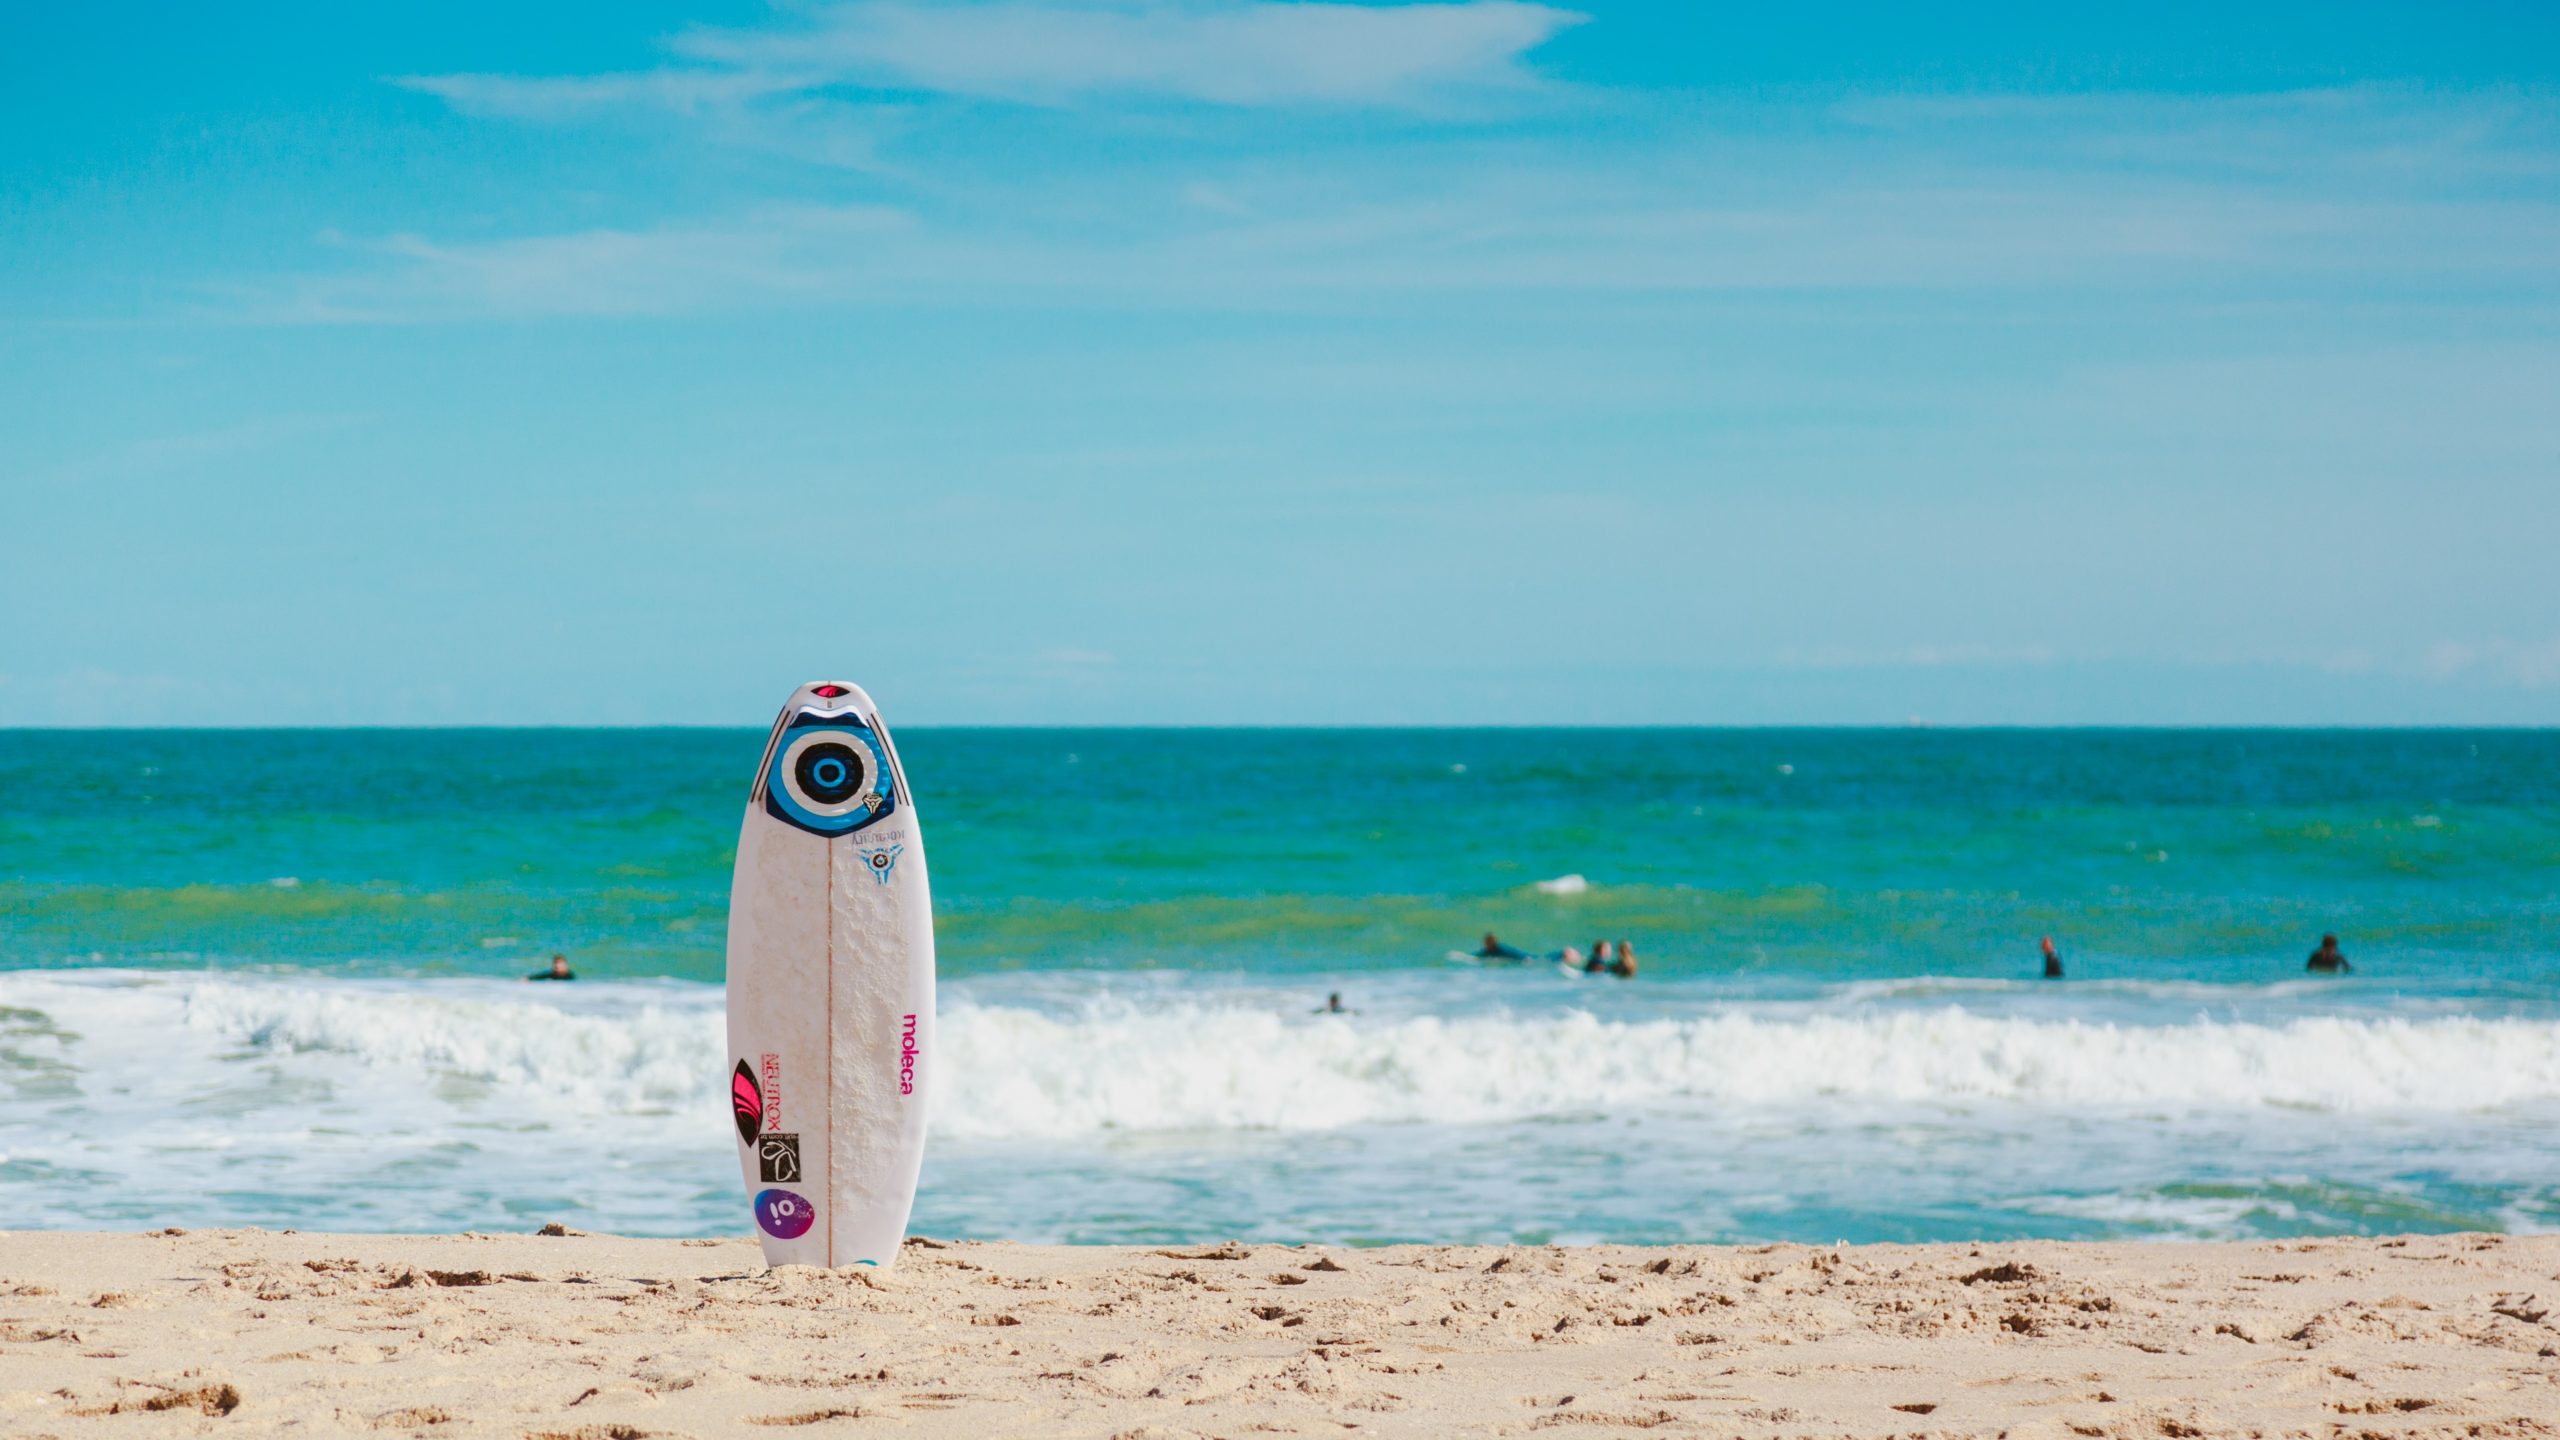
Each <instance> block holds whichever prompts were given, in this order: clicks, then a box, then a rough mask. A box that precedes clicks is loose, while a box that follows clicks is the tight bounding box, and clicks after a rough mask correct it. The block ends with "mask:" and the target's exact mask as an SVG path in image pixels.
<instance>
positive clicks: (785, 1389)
mask: <svg viewBox="0 0 2560 1440" xmlns="http://www.w3.org/2000/svg"><path fill="white" fill-rule="evenodd" d="M137 1420H143V1421H147V1422H148V1423H147V1424H142V1425H137V1424H136V1422H137ZM748 1426H755V1427H759V1428H761V1427H768V1426H771V1427H789V1428H791V1429H793V1430H794V1431H795V1432H796V1433H807V1434H811V1435H828V1434H838V1433H842V1434H853V1433H862V1432H867V1431H880V1430H895V1431H897V1432H898V1433H901V1434H908V1435H920V1436H944V1435H948V1436H981V1435H988V1436H993V1435H1044V1436H1047V1435H1055V1436H1093V1437H1097V1440H1099V1437H1126V1440H1177V1437H1189V1436H1208V1435H1216V1436H1237V1435H1242V1434H1246V1433H1248V1432H1251V1433H1263V1434H1301V1435H1362V1436H1368V1435H1387V1436H1424V1435H1442V1434H1452V1433H1466V1434H1487V1435H1531V1434H1546V1433H1550V1432H1552V1433H1557V1434H1561V1435H1568V1436H1569V1435H1577V1434H1583V1435H1622V1434H1639V1433H1641V1434H1648V1435H1706V1434H1712V1435H1755V1436H1757V1435H1768V1436H1781V1435H1784V1436H1793V1435H1853V1436H1888V1435H1910V1434H1927V1435H1943V1436H1956V1435H1985V1436H1988V1435H2003V1434H2005V1435H2009V1436H2015V1437H2027V1436H2051V1437H2065V1436H2071V1435H2093V1436H2122V1437H2132V1436H2146V1437H2155V1436H2160V1435H2219V1434H2227V1433H2237V1432H2255V1433H2260V1434H2305V1435H2311V1434H2319V1435H2331V1434H2339V1433H2346V1434H2375V1435H2390V1436H2431V1435H2446V1436H2452V1435H2463V1436H2476V1437H2505V1436H2551V1435H2560V1236H2530V1237H2526V1236H2501V1235H2484V1234H2463V1235H2425V1236H2407V1237H2388V1238H2365V1237H2341V1238H2306V1239H2298V1240H2283V1241H2258V1242H2241V1243H2220V1244H2193V1243H2098V1242H2075V1241H2023V1242H2004V1243H1988V1244H1962V1245H1844V1246H1837V1247H1829V1248H1823V1247H1808V1246H1801V1245H1768V1246H1747V1247H1728V1246H1692V1245H1682V1246H1665V1247H1659V1248H1654V1247H1637V1246H1621V1245H1610V1246H1594V1247H1588V1248H1575V1249H1560V1248H1554V1247H1538V1248H1533V1247H1519V1246H1395V1247H1382V1248H1378V1249H1350V1248H1337V1247H1316V1246H1307V1247H1298V1246H1282V1245H1249V1244H1240V1243H1235V1242H1230V1243H1228V1244H1225V1245H1218V1246H1188V1245H1178V1246H1164V1247H1161V1248H1133V1247H1099V1246H1097V1247H1080V1246H1041V1245H1016V1244H1010V1243H1004V1242H938V1241H930V1240H910V1242H909V1244H908V1247H907V1249H906V1251H905V1254H904V1258H903V1259H902V1261H901V1263H900V1264H899V1265H898V1266H897V1267H896V1268H895V1269H894V1270H892V1271H889V1272H885V1273H873V1272H867V1271H858V1270H855V1271H835V1272H827V1271H817V1270H811V1269H807V1268H803V1267H784V1268H781V1269H767V1268H766V1267H765V1266H764V1265H763V1263H762V1260H761V1257H760V1255H759V1254H758V1252H757V1250H756V1247H755V1246H754V1244H753V1243H752V1242H750V1241H748V1240H745V1239H735V1240H633V1239H623V1238H617V1237H608V1236H589V1235H565V1236H559V1237H548V1236H533V1235H434V1236H410V1235H329V1234H306V1233H295V1232H291V1231H282V1232H274V1231H243V1230H228V1231H216V1230H205V1231H193V1232H180V1233H169V1232H155V1233H151V1234H140V1235H136V1234H97V1233H84V1232H68V1231H59V1232H40V1231H18V1232H7V1233H0V1431H6V1432H8V1433H11V1434H26V1435H59V1436H66V1437H67V1436H72V1435H85V1434H93V1433H94V1434H127V1435H129V1434H140V1433H150V1434H198V1433H201V1434H252V1433H255V1434H266V1433H295V1432H298V1433H307V1434H315V1435H334V1434H357V1433H362V1434H383V1435H395V1434H398V1435H409V1434H414V1435H421V1436H437V1437H445V1436H478V1435H490V1436H575V1437H580V1440H613V1437H632V1436H641V1435H650V1436H667V1437H675V1436H714V1435H725V1434H737V1433H750V1434H752V1433H758V1430H753V1429H747V1428H746V1427H748Z"/></svg>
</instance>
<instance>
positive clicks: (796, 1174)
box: [756, 1131, 800, 1185]
mask: <svg viewBox="0 0 2560 1440" xmlns="http://www.w3.org/2000/svg"><path fill="white" fill-rule="evenodd" d="M756 1163H757V1165H758V1166H759V1168H760V1169H761V1170H762V1172H763V1174H764V1183H765V1184H767V1185H794V1184H798V1183H799V1180H800V1137H799V1136H797V1135H782V1134H777V1133H775V1132H773V1131H766V1132H765V1133H764V1134H762V1135H759V1136H757V1137H756Z"/></svg>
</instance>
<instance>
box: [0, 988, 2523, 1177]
mask: <svg viewBox="0 0 2560 1440" xmlns="http://www.w3.org/2000/svg"><path fill="white" fill-rule="evenodd" d="M528 989H540V990H542V991H544V992H545V993H543V994H542V995H540V996H539V997H536V996H532V995H528V994H525V993H523V992H524V991H526V990H528ZM938 1048H939V1050H940V1052H941V1053H940V1055H939V1057H938V1059H939V1061H940V1064H941V1075H942V1088H941V1090H940V1092H939V1094H938V1095H937V1102H936V1125H937V1129H938V1130H939V1132H940V1133H941V1134H943V1135H945V1136H950V1137H967V1138H973V1139H996V1140H1001V1139H1010V1138H1038V1137H1065V1136H1073V1135H1078V1134H1090V1133H1094V1132H1100V1131H1113V1130H1118V1131H1177V1130H1219V1129H1280V1130H1325V1129H1335V1128H1341V1127H1347V1126H1355V1125H1375V1124H1412V1123H1424V1124H1434V1123H1436V1124H1479V1123H1493V1122H1502V1121H1508V1120H1520V1119H1532V1118H1537V1117H1542V1116H1553V1115H1569V1114H1581V1113H1589V1112H1592V1111H1594V1110H1601V1109H1610V1110H1615V1109H1626V1108H1631V1107H1653V1106H1679V1107H1691V1108H1709V1109H1714V1110H1720V1111H1734V1110H1751V1109H1802V1108H1804V1107H1817V1108H1819V1107H1825V1106H1872V1105H1884V1106H1941V1107H1985V1106H2018V1107H2056V1108H2068V1109H2096V1108H2124V1107H2134V1108H2151V1109H2169V1110H2196V1109H2205V1110H2214V1109H2238V1108H2250V1107H2270V1106H2280V1107H2294V1108H2304V1109H2314V1110H2329V1111H2417V1112H2428V1111H2439V1112H2441V1111H2484V1110H2495V1109H2500V1108H2505V1107H2512V1106H2526V1105H2534V1104H2539V1103H2545V1102H2554V1101H2560V1022H2552V1021H2546V1020H2537V1019H2521V1018H2467V1017H2441V1016H2439V1017H2424V1018H2349V1017H2335V1016H2319V1017H2303V1018H2298V1019H2293V1020H2289V1021H2285V1022H2282V1023H2245V1022H2215V1021H2201V1020H2199V1021H2193V1022H2189V1023H2180V1024H2158V1025H2130V1024H2127V1025H2119V1024H2106V1023H2095V1022H2090V1021H2084V1020H2057V1019H2047V1018H2029V1017H2018V1016H2000V1015H1986V1014H1981V1013H1977V1012H1976V1011H1972V1010H1968V1009H1965V1008H1963V1007H1962V1006H1960V1005H1955V1004H1948V1005H1943V1006H1935V1007H1931V1008H1920V1009H1900V1010H1875V1009H1868V1008H1863V1007H1854V1006H1853V1007H1847V1008H1842V1009H1838V1010H1836V1011H1833V1012H1830V1013H1808V1014H1794V1015H1770V1014H1764V1013H1744V1012H1741V1011H1726V1012H1717V1013H1711V1014H1707V1015H1703V1016H1695V1017H1690V1018H1664V1019H1652V1020H1646V1019H1604V1018H1600V1017H1597V1016H1594V1015H1592V1014H1589V1013H1584V1012H1581V1011H1573V1010H1568V1011H1558V1012H1552V1013H1542V1014H1534V1015H1524V1014H1519V1013H1515V1012H1494V1013H1488V1014H1481V1015H1472V1016H1461V1017H1430V1016H1422V1017H1408V1018H1395V1019H1386V1018H1380V1019H1370V1018H1367V1017H1347V1018H1342V1017H1332V1016H1320V1017H1309V1016H1306V1015H1302V1014H1298V1013H1294V1012H1293V1013H1285V1014H1284V1013H1279V1012H1277V1011H1276V1010H1274V1009H1269V1008H1254V1007H1252V1006H1249V1005H1244V1004H1239V1003H1234V1002H1232V1001H1229V1002H1224V1003H1203V1002H1200V1001H1197V1000H1189V999H1181V998H1175V997H1170V996H1168V997H1159V998H1156V999H1152V1000H1148V1001H1138V1002H1133V1001H1129V1000H1125V999H1119V1000H1088V1001H1086V1002H1083V1003H1081V1004H1076V1005H1063V1006H1055V1007H1052V1008H1050V1009H1045V1010H1044V1009H1032V1008H1021V1007H1016V1006H1010V1005H997V1004H985V1003H977V1002H973V1001H971V1000H967V999H959V1000H956V1001H950V1002H947V1003H946V1005H945V1008H944V1011H943V1014H942V1020H941V1030H940V1036H939V1046H938ZM0 1058H5V1059H9V1060H10V1061H11V1062H12V1066H13V1067H14V1069H15V1071H16V1073H19V1074H21V1075H25V1074H51V1075H59V1076H65V1077H68V1078H72V1079H74V1080H75V1081H80V1082H84V1083H83V1088H87V1086H86V1083H85V1082H86V1081H88V1080H90V1079H91V1078H93V1077H98V1076H103V1075H107V1074H120V1075H124V1076H127V1077H137V1076H139V1077H140V1078H134V1079H130V1080H128V1082H127V1083H128V1086H129V1088H130V1087H133V1086H139V1087H140V1088H139V1089H134V1090H132V1093H134V1094H135V1095H136V1097H137V1098H140V1096H141V1095H142V1094H144V1093H147V1092H148V1091H149V1089H150V1088H151V1086H152V1085H153V1084H163V1085H167V1086H170V1087H174V1088H175V1089H180V1090H183V1089H188V1088H192V1087H202V1086H211V1085H217V1084H231V1085H233V1088H235V1089H237V1088H239V1087H238V1086H237V1085H236V1082H235V1081H234V1080H232V1079H227V1078H226V1076H230V1077H236V1076H237V1075H238V1074H239V1073H240V1072H241V1071H242V1070H243V1069H244V1068H245V1067H250V1066H254V1067H259V1068H260V1069H262V1070H263V1071H265V1072H268V1073H281V1074H283V1075H284V1076H286V1077H288V1078H302V1079H307V1080H310V1081H314V1082H321V1083H326V1084H329V1085H331V1086H332V1087H333V1088H334V1091H335V1092H336V1093H337V1094H338V1097H339V1099H340V1101H341V1102H342V1103H344V1104H346V1105H350V1106H353V1105H359V1104H364V1103H372V1104H375V1105H378V1106H383V1107H389V1108H394V1109H408V1108H411V1107H427V1108H451V1107H459V1108H464V1109H471V1108H475V1107H482V1106H486V1107H488V1108H491V1109H495V1110H500V1111H503V1112H505V1113H508V1114H511V1115H514V1116H517V1117H519V1118H521V1119H523V1120H525V1121H528V1122H549V1123H554V1124H558V1123H566V1122H570V1121H574V1120H580V1119H582V1118H583V1119H597V1120H601V1119H605V1118H608V1117H626V1121H627V1119H633V1118H638V1117H644V1116H665V1115H669V1114H671V1113H691V1112H695V1111H699V1112H700V1115H701V1117H702V1121H703V1123H704V1124H705V1125H706V1126H716V1125H720V1124H723V1123H725V1119H724V1117H725V1111H724V1109H723V1100H722V1098H721V1097H722V1089H723V1084H724V1081H725V1078H726V1076H727V1074H728V1071H729V1069H730V1064H731V1062H730V1060H729V1059H728V1057H725V1056H724V1055H723V1054H722V1038H721V1024H720V994H719V992H718V990H717V989H715V988H712V987H708V986H701V985H692V984H679V983H649V984H615V983H590V984H582V985H581V986H580V987H578V988H577V989H576V990H575V991H574V992H573V991H569V990H567V989H566V987H560V988H554V987H524V986H520V985H508V984H501V983H494V982H485V981H441V982H437V981H423V982H422V981H397V982H394V981H367V980H313V979H310V978H307V977H303V978H295V979H285V978H282V977H278V978H274V979H267V978H261V977H229V976H188V975H174V974H160V975H144V974H137V973H134V972H125V973H121V974H113V973H107V974H102V973H97V972H90V973H85V974H77V975H73V974H64V973H60V972H56V973H51V974H28V973H21V974H14V975H0ZM145 1072H147V1073H145ZM255 1094H256V1092H254V1091H244V1092H243V1097H244V1098H243V1099H242V1100H241V1101H240V1104H241V1105H243V1106H244V1107H246V1109H244V1110H243V1111H241V1112H240V1113H244V1114H245V1113H247V1112H248V1110H254V1109H255V1108H257V1101H256V1099H255ZM366 1095H370V1096H371V1097H373V1098H372V1099H371V1101H370V1102H367V1101H366V1100H364V1099H362V1098H360V1097H362V1096H366ZM306 1108H307V1107H306ZM418 1118H420V1119H424V1118H425V1117H423V1116H421V1117H418ZM0 1128H6V1127H0Z"/></svg>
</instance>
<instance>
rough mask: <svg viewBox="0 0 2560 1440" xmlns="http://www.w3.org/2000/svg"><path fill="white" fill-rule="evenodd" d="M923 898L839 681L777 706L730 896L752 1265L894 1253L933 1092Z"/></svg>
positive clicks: (891, 780)
mask: <svg viewBox="0 0 2560 1440" xmlns="http://www.w3.org/2000/svg"><path fill="white" fill-rule="evenodd" d="M933 982H934V970H933V900H932V891H931V887H930V885H929V884H928V881H927V873H926V869H925V853H924V836H923V833H922V831H921V830H920V829H919V828H918V826H917V823H916V813H915V798H914V796H913V795H912V794H910V793H909V791H908V789H907V776H906V771H905V768H904V766H903V765H902V764H901V763H900V762H899V759H898V750H897V745H896V742H895V741H893V740H892V739H891V738H890V735H889V730H888V727H887V726H886V725H884V724H883V723H882V722H881V719H880V712H879V709H878V707H877V706H875V705H874V704H873V703H872V701H871V697H870V696H868V695H866V694H864V693H863V692H862V690H861V689H860V688H859V687H857V686H854V685H851V684H848V683H846V682H843V681H821V682H816V683H813V684H808V685H803V686H801V687H800V688H799V689H797V690H795V691H793V692H792V694H791V697H790V699H788V700H787V701H785V702H784V704H783V707H782V711H781V713H780V714H779V715H778V716H776V717H775V719H774V722H773V729H772V731H771V732H770V734H769V735H768V737H767V739H766V741H765V748H764V756H763V759H762V760H761V761H760V762H759V763H758V765H757V767H756V770H755V774H754V779H753V781H752V783H751V784H750V786H749V788H748V796H747V805H746V813H745V814H744V816H743V817H742V818H741V821H740V825H739V831H738V860H737V868H736V871H735V873H734V874H733V875H732V877H731V881H730V891H729V975H728V1002H729V1005H728V1012H729V1013H728V1030H729V1058H730V1060H731V1061H732V1062H733V1063H734V1064H735V1066H736V1068H735V1069H734V1070H733V1071H731V1072H730V1087H729V1088H730V1111H731V1119H732V1121H733V1128H734V1130H735V1132H736V1135H737V1140H738V1165H739V1177H740V1180H741V1182H742V1193H741V1195H740V1199H741V1200H742V1201H743V1202H744V1203H745V1206H746V1209H747V1211H748V1217H749V1219H750V1220H751V1222H752V1223H753V1225H754V1228H755V1232H756V1237H757V1239H758V1241H759V1242H760V1243H761V1244H762V1245H763V1247H764V1254H765V1259H766V1261H767V1262H768V1263H771V1264H776V1265H782V1264H805V1265H888V1264H890V1263H892V1262H894V1261H895V1260H896V1259H897V1255H898V1249H899V1245H900V1243H901V1242H902V1241H903V1240H904V1239H905V1236H906V1225H907V1216H908V1214H909V1212H910V1211H911V1209H912V1208H913V1206H914V1203H915V1191H916V1177H917V1174H918V1172H919V1170H920V1168H921V1166H922V1163H923V1159H924V1137H925V1113H926V1105H927V1101H928V1099H929V1097H930V1095H931V1091H932V1085H933V1080H934V1061H935V1058H936V1057H935V1051H934V1045H933Z"/></svg>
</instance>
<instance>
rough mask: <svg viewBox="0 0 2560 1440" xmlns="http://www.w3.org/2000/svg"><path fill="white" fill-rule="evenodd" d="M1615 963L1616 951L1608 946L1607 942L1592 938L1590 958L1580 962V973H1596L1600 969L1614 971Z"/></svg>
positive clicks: (1599, 971) (1616, 959)
mask: <svg viewBox="0 0 2560 1440" xmlns="http://www.w3.org/2000/svg"><path fill="white" fill-rule="evenodd" d="M1617 963H1618V952H1617V951H1616V950H1614V949H1612V948H1611V947H1610V945H1609V942H1608V941H1606V940H1594V941H1592V942H1591V958H1590V959H1588V960H1585V961H1583V962H1582V973H1583V974H1585V975H1597V974H1600V973H1601V972H1602V971H1612V972H1614V971H1615V970H1616V968H1617Z"/></svg>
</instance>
